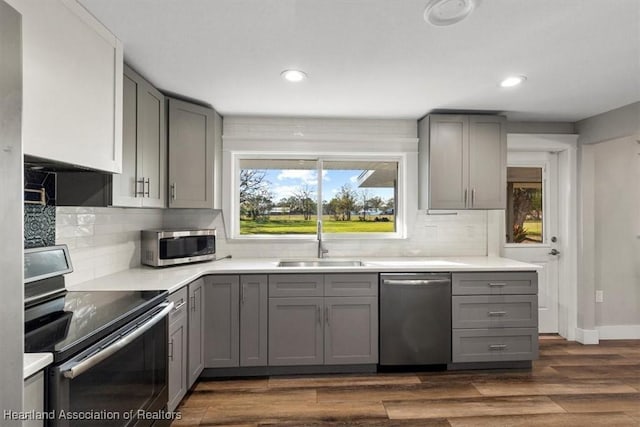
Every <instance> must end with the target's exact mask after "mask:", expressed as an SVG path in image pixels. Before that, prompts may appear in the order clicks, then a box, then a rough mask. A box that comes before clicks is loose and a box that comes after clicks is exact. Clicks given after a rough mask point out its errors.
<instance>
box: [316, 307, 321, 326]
mask: <svg viewBox="0 0 640 427" xmlns="http://www.w3.org/2000/svg"><path fill="white" fill-rule="evenodd" d="M316 312H317V314H318V324H320V325H322V311H321V310H320V306H316Z"/></svg>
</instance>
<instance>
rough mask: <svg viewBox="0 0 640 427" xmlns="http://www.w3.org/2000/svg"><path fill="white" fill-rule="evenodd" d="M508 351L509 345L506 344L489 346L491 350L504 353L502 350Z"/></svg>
mask: <svg viewBox="0 0 640 427" xmlns="http://www.w3.org/2000/svg"><path fill="white" fill-rule="evenodd" d="M506 349H507V345H506V344H490V345H489V350H492V351H493V350H497V351H502V350H506Z"/></svg>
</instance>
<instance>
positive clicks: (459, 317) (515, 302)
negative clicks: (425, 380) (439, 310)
mask: <svg viewBox="0 0 640 427" xmlns="http://www.w3.org/2000/svg"><path fill="white" fill-rule="evenodd" d="M451 303H452V307H451V315H452V322H451V324H452V327H453V328H492V327H511V328H527V327H531V328H535V327H537V326H538V298H537V296H536V295H473V296H453V297H452V298H451Z"/></svg>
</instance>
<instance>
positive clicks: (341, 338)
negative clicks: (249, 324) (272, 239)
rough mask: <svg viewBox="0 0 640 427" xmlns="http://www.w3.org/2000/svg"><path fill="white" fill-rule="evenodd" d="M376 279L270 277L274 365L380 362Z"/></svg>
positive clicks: (367, 276) (271, 362)
mask: <svg viewBox="0 0 640 427" xmlns="http://www.w3.org/2000/svg"><path fill="white" fill-rule="evenodd" d="M377 283H378V277H377V275H376V274H324V275H323V274H291V275H285V274H274V275H269V365H274V366H296V365H348V364H375V363H377V362H378V286H377Z"/></svg>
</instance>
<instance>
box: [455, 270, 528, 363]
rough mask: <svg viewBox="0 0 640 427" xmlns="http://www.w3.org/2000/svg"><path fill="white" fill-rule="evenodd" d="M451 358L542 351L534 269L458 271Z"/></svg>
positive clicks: (499, 357)
mask: <svg viewBox="0 0 640 427" xmlns="http://www.w3.org/2000/svg"><path fill="white" fill-rule="evenodd" d="M451 279H452V294H453V295H452V297H451V304H452V309H451V316H452V320H451V324H452V328H453V329H452V339H451V345H452V362H453V363H470V362H511V361H528V360H533V359H535V358H537V357H538V296H537V289H538V281H537V273H536V272H535V271H526V272H478V273H473V272H471V273H453V274H452V275H451Z"/></svg>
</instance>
